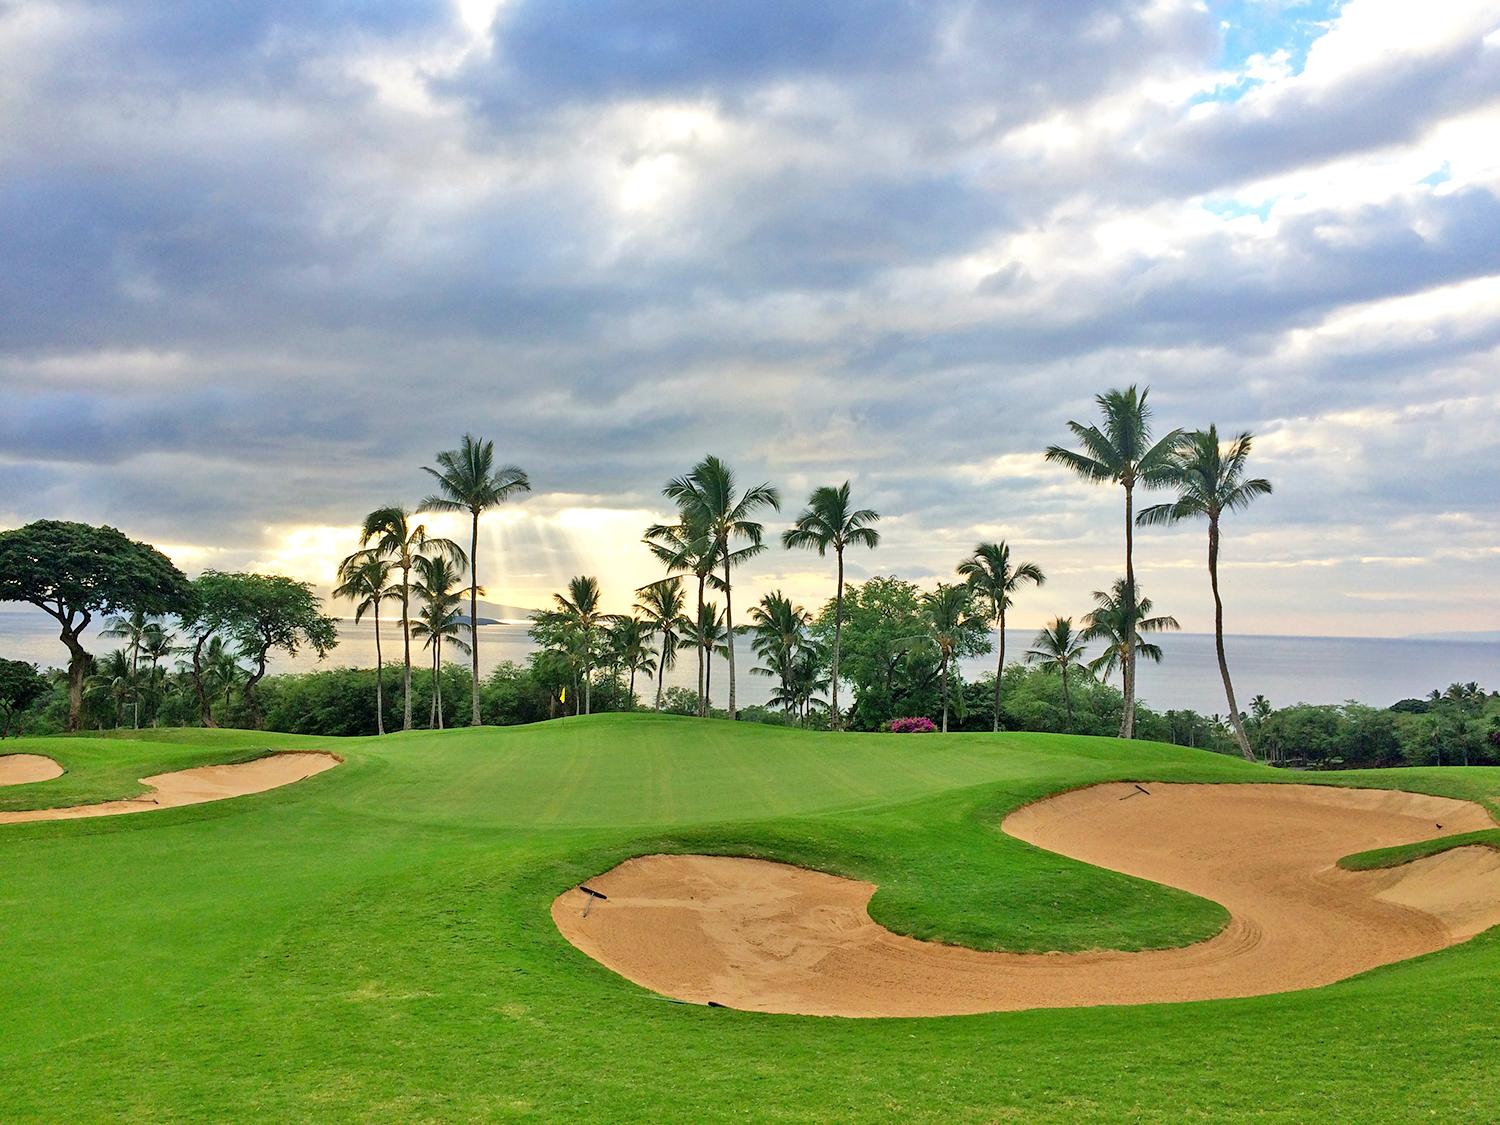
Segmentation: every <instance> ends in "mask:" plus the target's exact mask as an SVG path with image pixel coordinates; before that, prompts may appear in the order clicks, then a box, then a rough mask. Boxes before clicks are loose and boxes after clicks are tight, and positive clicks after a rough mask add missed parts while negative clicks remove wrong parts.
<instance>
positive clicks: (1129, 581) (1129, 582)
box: [1068, 484, 1135, 738]
mask: <svg viewBox="0 0 1500 1125" xmlns="http://www.w3.org/2000/svg"><path fill="white" fill-rule="evenodd" d="M1120 679H1121V681H1122V683H1123V687H1124V691H1125V707H1124V710H1123V711H1122V713H1121V715H1120V737H1121V738H1134V737H1135V496H1134V494H1133V487H1132V485H1130V484H1127V485H1126V486H1125V660H1124V661H1123V665H1122V667H1121V669H1120ZM1072 721H1073V720H1072V718H1071V716H1070V717H1069V719H1068V723H1069V725H1070V726H1071V725H1072Z"/></svg>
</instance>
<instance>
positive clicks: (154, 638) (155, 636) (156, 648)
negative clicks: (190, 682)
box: [141, 621, 178, 727]
mask: <svg viewBox="0 0 1500 1125" xmlns="http://www.w3.org/2000/svg"><path fill="white" fill-rule="evenodd" d="M177 651H178V648H177V634H176V633H172V632H169V631H168V630H167V629H166V627H165V626H163V625H162V623H161V622H159V621H153V622H151V623H150V624H149V625H147V626H146V632H145V636H144V637H143V638H142V640H141V652H142V653H144V654H145V655H146V657H147V658H148V659H150V661H151V668H150V670H149V672H148V677H149V678H148V679H147V681H146V686H147V687H148V688H150V690H151V725H152V726H153V727H154V726H155V725H156V713H157V710H158V709H159V708H160V707H161V696H162V694H163V693H162V679H161V677H159V676H158V675H157V671H158V669H159V667H160V665H161V662H162V661H163V660H165V659H166V658H167V657H169V656H171V655H172V654H173V653H174V652H177Z"/></svg>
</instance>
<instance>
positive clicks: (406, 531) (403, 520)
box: [359, 506, 468, 730]
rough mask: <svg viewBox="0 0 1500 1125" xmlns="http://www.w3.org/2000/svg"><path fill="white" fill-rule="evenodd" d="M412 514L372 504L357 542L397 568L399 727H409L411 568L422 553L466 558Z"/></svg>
mask: <svg viewBox="0 0 1500 1125" xmlns="http://www.w3.org/2000/svg"><path fill="white" fill-rule="evenodd" d="M411 517H412V514H411V513H410V512H408V511H407V510H406V509H405V508H402V507H398V506H392V507H389V508H376V509H375V511H373V512H371V513H370V514H369V515H368V516H366V517H365V522H364V524H363V526H362V527H361V528H360V535H359V545H360V546H361V547H365V548H368V549H369V550H370V552H371V553H372V554H373V555H374V556H375V557H376V558H378V559H385V560H388V561H389V562H390V564H391V566H392V567H393V568H394V569H396V570H399V571H400V572H401V581H400V582H399V583H398V584H397V587H396V589H397V591H398V593H397V596H398V597H399V598H400V601H401V667H402V680H401V685H402V687H401V694H402V699H401V729H402V730H411V572H412V568H413V567H414V566H416V564H417V559H418V558H419V557H421V556H423V555H442V556H445V557H446V558H448V559H449V560H450V561H451V562H454V563H458V564H460V565H462V564H463V563H465V562H467V561H468V559H467V558H465V556H464V550H463V548H462V547H460V546H459V545H458V544H457V543H455V542H453V540H451V539H438V538H434V537H432V536H430V535H428V534H427V525H426V524H420V523H419V524H416V525H415V526H414V525H413V524H412V520H411Z"/></svg>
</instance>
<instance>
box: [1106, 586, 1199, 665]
mask: <svg viewBox="0 0 1500 1125" xmlns="http://www.w3.org/2000/svg"><path fill="white" fill-rule="evenodd" d="M1135 592H1136V602H1135V628H1134V629H1130V628H1129V627H1128V625H1127V622H1126V620H1125V615H1126V613H1127V612H1129V611H1128V610H1127V609H1126V606H1125V580H1124V579H1123V578H1117V579H1115V583H1114V585H1113V586H1111V587H1110V588H1109V589H1108V590H1095V591H1094V608H1093V609H1092V610H1090V611H1089V613H1088V614H1086V615H1085V616H1084V619H1083V638H1084V640H1088V641H1103V642H1104V651H1103V652H1102V653H1100V654H1099V656H1098V657H1097V658H1096V659H1094V660H1092V661H1090V662H1089V671H1090V672H1092V673H1093V674H1094V675H1096V676H1098V677H1100V678H1101V679H1104V680H1108V679H1109V674H1110V673H1111V672H1113V671H1114V670H1115V669H1116V668H1121V667H1124V664H1125V646H1126V644H1128V643H1129V642H1128V640H1127V638H1128V637H1129V636H1131V635H1132V634H1133V635H1134V636H1135V653H1136V655H1137V656H1144V657H1145V658H1146V659H1147V660H1149V661H1151V662H1152V663H1153V664H1160V663H1161V655H1162V654H1161V646H1160V645H1155V644H1152V643H1151V642H1150V641H1148V640H1146V639H1145V638H1144V637H1143V636H1142V635H1141V634H1143V633H1162V632H1167V631H1168V630H1174V631H1175V630H1178V629H1181V628H1182V626H1181V625H1179V624H1178V623H1177V618H1175V617H1171V616H1168V615H1165V614H1163V615H1161V616H1158V617H1152V616H1151V610H1152V608H1153V606H1152V602H1151V599H1150V598H1148V597H1146V596H1145V595H1144V594H1142V593H1141V590H1140V587H1139V586H1137V587H1136V591H1135Z"/></svg>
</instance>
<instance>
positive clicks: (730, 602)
mask: <svg viewBox="0 0 1500 1125" xmlns="http://www.w3.org/2000/svg"><path fill="white" fill-rule="evenodd" d="M724 631H725V633H726V634H727V635H728V637H729V721H730V722H734V721H735V720H736V719H738V718H739V717H740V716H739V712H738V711H737V710H735V706H734V599H733V598H732V597H730V594H729V548H728V546H725V548H724Z"/></svg>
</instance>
